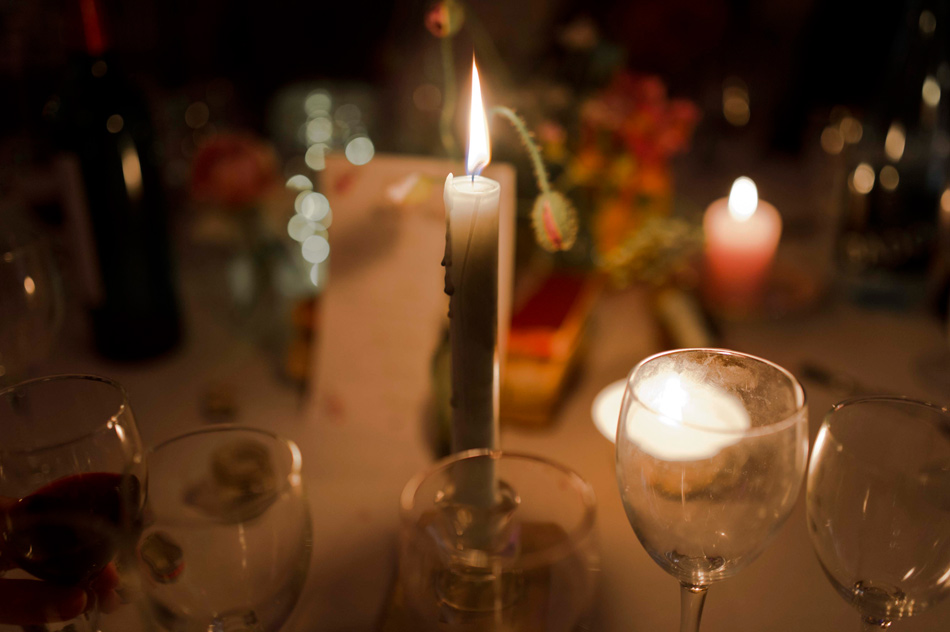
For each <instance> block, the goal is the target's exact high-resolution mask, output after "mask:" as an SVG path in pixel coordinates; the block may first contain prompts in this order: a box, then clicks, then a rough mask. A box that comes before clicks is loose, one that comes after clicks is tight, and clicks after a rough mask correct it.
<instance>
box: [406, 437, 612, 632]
mask: <svg viewBox="0 0 950 632" xmlns="http://www.w3.org/2000/svg"><path fill="white" fill-rule="evenodd" d="M473 486H478V487H485V488H486V489H488V490H490V493H481V492H478V493H473V490H472V487H473ZM486 498H490V501H487V502H486V501H485V499H486ZM594 515H595V500H594V493H593V490H592V489H591V487H590V485H589V484H588V483H587V482H586V481H584V479H582V478H581V477H580V476H578V475H577V474H576V473H574V472H573V471H572V470H570V469H568V468H566V467H564V466H561V465H558V464H556V463H554V462H551V461H548V460H546V459H542V458H539V457H534V456H528V455H524V454H516V453H507V452H500V451H489V450H470V451H467V452H462V453H459V454H456V455H453V456H450V457H448V458H447V459H444V460H442V461H440V462H439V463H437V464H435V465H434V466H433V467H432V468H431V469H429V470H427V471H425V472H422V473H421V474H419V475H417V476H416V477H415V478H413V479H412V480H411V481H409V483H408V484H407V485H406V487H405V489H404V491H403V494H402V499H401V518H402V529H401V542H400V551H399V590H400V592H401V595H402V598H403V600H404V604H405V611H406V617H407V618H408V619H409V621H408V624H409V625H411V626H412V629H422V630H434V629H439V630H546V631H549V632H559V631H564V632H567V631H570V630H575V629H578V628H580V627H581V626H582V625H584V624H585V623H586V622H587V618H588V617H589V614H590V611H591V606H592V603H593V598H594V588H595V583H596V581H595V578H596V575H597V569H598V566H599V558H598V553H597V547H596V541H595V537H594V531H593V527H594Z"/></svg>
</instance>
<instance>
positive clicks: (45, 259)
mask: <svg viewBox="0 0 950 632" xmlns="http://www.w3.org/2000/svg"><path fill="white" fill-rule="evenodd" d="M2 211H3V209H2V208H0V212H2ZM0 229H5V230H6V232H3V233H0V323H3V326H2V327H0V385H10V384H14V383H16V382H18V381H20V380H23V379H25V378H27V377H30V370H31V369H33V368H34V367H35V366H36V365H37V364H39V363H40V362H42V361H44V360H46V357H47V356H48V354H49V351H50V348H51V347H52V345H53V342H54V341H55V339H56V336H57V334H58V333H59V330H60V327H61V325H62V319H63V295H62V294H63V290H62V284H61V283H60V278H59V273H58V271H57V269H56V265H55V263H54V262H53V254H52V252H51V250H50V246H49V243H48V241H47V240H46V238H45V237H43V236H41V235H39V234H38V233H35V232H32V231H28V230H22V229H16V225H14V226H13V227H10V226H7V225H6V224H5V223H0Z"/></svg>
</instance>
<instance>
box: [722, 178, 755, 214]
mask: <svg viewBox="0 0 950 632" xmlns="http://www.w3.org/2000/svg"><path fill="white" fill-rule="evenodd" d="M758 205H759V190H758V189H756V188H755V182H753V181H752V179H751V178H747V177H745V176H742V177H741V178H737V179H736V181H735V182H733V183H732V190H731V191H729V214H730V215H732V218H733V219H735V220H738V221H740V222H744V221H746V220H747V219H749V218H750V217H752V214H753V213H755V208H756V207H757V206H758Z"/></svg>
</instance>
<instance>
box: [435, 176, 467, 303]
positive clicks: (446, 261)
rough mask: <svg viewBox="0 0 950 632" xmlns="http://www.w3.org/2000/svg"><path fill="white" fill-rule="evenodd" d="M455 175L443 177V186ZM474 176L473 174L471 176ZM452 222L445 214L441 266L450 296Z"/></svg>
mask: <svg viewBox="0 0 950 632" xmlns="http://www.w3.org/2000/svg"><path fill="white" fill-rule="evenodd" d="M454 177H455V176H454V175H453V174H451V173H450V174H449V175H448V177H447V178H446V179H445V186H446V187H449V186H451V184H452V179H453V178H454ZM473 178H474V176H473ZM451 231H452V222H450V221H449V217H448V214H446V221H445V253H444V254H443V255H442V267H443V268H445V290H444V291H445V294H446V296H449V297H451V296H452V295H453V294H455V285H453V284H452V271H451V268H452V232H451ZM451 317H452V302H451V301H449V318H451Z"/></svg>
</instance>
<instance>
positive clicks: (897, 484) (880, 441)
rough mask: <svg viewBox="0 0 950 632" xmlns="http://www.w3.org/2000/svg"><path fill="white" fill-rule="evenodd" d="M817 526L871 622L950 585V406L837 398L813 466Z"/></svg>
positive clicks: (924, 604)
mask: <svg viewBox="0 0 950 632" xmlns="http://www.w3.org/2000/svg"><path fill="white" fill-rule="evenodd" d="M805 497H806V505H807V508H808V532H809V533H810V534H811V539H812V544H813V545H814V547H815V552H816V553H817V554H818V560H819V561H820V562H821V566H822V568H823V569H824V571H825V574H826V575H827V576H828V579H829V580H830V581H831V583H832V585H833V586H834V587H835V589H836V590H837V591H838V594H840V595H841V596H842V597H844V599H845V600H846V601H847V602H848V603H850V604H851V605H852V606H854V607H855V608H856V609H857V611H858V612H859V613H860V614H861V618H862V621H863V628H862V629H864V630H872V629H875V628H886V627H888V626H889V625H890V624H891V622H893V621H897V620H899V619H903V618H905V617H909V616H911V615H916V614H919V613H921V612H923V611H925V610H927V609H928V608H930V607H931V606H933V605H934V604H936V603H937V602H939V601H940V600H941V599H943V598H945V597H946V596H947V595H948V594H950V412H948V410H947V409H946V408H939V407H937V406H934V405H931V404H927V403H924V402H919V401H914V400H911V399H904V398H894V397H865V398H858V399H851V400H846V401H844V402H842V403H840V404H837V405H836V406H835V407H834V408H832V409H831V412H829V413H828V415H827V416H826V417H825V420H824V423H822V425H821V429H820V430H819V431H818V437H817V438H816V439H815V448H814V451H813V453H812V456H811V462H810V463H809V466H808V486H807V492H806V495H805Z"/></svg>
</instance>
